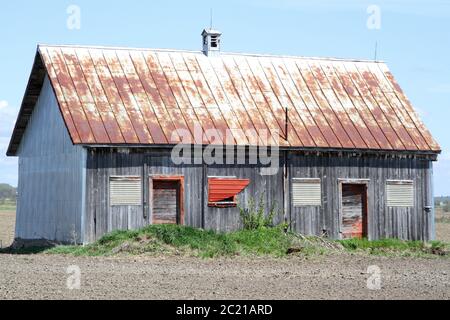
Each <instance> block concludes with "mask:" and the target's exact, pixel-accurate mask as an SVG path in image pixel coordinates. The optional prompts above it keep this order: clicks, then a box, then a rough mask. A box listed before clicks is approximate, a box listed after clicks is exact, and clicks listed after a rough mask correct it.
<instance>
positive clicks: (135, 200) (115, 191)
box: [109, 177, 142, 206]
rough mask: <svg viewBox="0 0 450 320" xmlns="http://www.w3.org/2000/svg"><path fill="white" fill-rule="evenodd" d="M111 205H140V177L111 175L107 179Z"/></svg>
mask: <svg viewBox="0 0 450 320" xmlns="http://www.w3.org/2000/svg"><path fill="white" fill-rule="evenodd" d="M109 199H110V204H111V206H140V205H141V204H142V182H141V178H140V177H111V178H110V181H109Z"/></svg>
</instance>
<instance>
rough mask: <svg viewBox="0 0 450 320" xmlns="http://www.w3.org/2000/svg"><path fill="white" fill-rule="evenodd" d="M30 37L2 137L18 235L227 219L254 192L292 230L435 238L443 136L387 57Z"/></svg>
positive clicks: (206, 36) (81, 238)
mask: <svg viewBox="0 0 450 320" xmlns="http://www.w3.org/2000/svg"><path fill="white" fill-rule="evenodd" d="M202 37H203V50H201V51H177V50H160V49H134V48H106V47H82V46H49V45H39V46H38V48H37V53H36V56H35V60H34V65H33V69H32V72H31V76H30V79H29V83H28V86H27V89H26V92H25V96H24V99H23V103H22V106H21V109H20V113H19V115H18V119H17V123H16V126H15V129H14V132H13V135H12V138H11V142H10V145H9V149H8V152H7V154H8V156H15V157H18V158H19V185H18V208H17V222H16V241H17V242H18V243H22V242H25V243H27V242H33V241H39V240H46V241H52V242H56V243H78V244H86V243H91V242H94V241H95V240H97V239H99V238H100V237H102V236H103V235H104V234H106V233H108V232H111V231H114V230H127V229H137V228H141V227H144V226H147V225H150V224H181V225H187V226H192V227H196V228H203V229H212V230H217V231H222V232H228V231H232V230H236V229H238V228H240V224H241V222H240V216H239V208H240V207H244V208H245V207H246V206H248V204H249V202H250V201H251V199H263V201H264V203H265V204H266V210H269V208H270V207H271V206H277V208H278V209H279V210H278V211H279V214H278V216H277V217H276V220H277V221H280V222H281V221H287V222H289V223H290V228H291V229H292V230H293V231H296V232H299V233H302V234H305V235H324V236H327V237H329V238H332V239H343V238H351V237H367V238H368V239H380V238H400V239H410V240H424V241H428V240H431V239H433V238H434V235H435V230H434V210H433V183H432V178H433V162H434V161H436V160H437V157H438V155H439V153H440V147H439V145H438V143H437V142H436V141H435V140H434V139H433V137H432V135H431V134H430V132H429V131H428V129H427V128H426V127H425V126H424V124H423V122H422V121H421V120H420V119H419V116H418V115H417V112H416V111H415V110H414V108H413V106H412V105H411V103H410V101H409V100H408V99H407V97H406V96H405V93H404V92H403V91H402V89H401V88H400V87H399V85H398V84H397V82H396V80H395V79H394V77H393V75H392V74H391V72H390V71H389V69H388V68H387V66H386V64H385V63H383V62H379V61H361V60H350V59H332V58H306V57H290V56H269V55H253V54H234V53H225V52H222V51H221V33H220V32H218V31H215V30H211V29H207V30H204V32H203V34H202Z"/></svg>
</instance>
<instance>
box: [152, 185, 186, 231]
mask: <svg viewBox="0 0 450 320" xmlns="http://www.w3.org/2000/svg"><path fill="white" fill-rule="evenodd" d="M152 198H153V199H152V200H153V203H152V207H153V212H152V213H153V216H152V221H153V224H178V223H180V219H179V217H180V201H179V199H180V184H179V182H178V181H164V180H154V181H153V197H152Z"/></svg>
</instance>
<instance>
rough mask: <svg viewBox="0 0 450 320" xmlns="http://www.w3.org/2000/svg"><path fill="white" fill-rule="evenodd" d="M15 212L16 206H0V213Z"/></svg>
mask: <svg viewBox="0 0 450 320" xmlns="http://www.w3.org/2000/svg"><path fill="white" fill-rule="evenodd" d="M2 211H3V212H15V211H16V205H15V204H13V203H11V204H8V203H6V204H0V212H2Z"/></svg>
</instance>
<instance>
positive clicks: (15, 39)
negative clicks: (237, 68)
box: [0, 0, 450, 195]
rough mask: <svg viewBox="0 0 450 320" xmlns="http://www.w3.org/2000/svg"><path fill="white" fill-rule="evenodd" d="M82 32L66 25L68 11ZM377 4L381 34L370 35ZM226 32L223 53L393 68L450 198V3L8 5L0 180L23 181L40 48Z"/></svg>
mask: <svg viewBox="0 0 450 320" xmlns="http://www.w3.org/2000/svg"><path fill="white" fill-rule="evenodd" d="M71 5H76V6H78V7H79V8H80V10H81V16H80V17H81V24H80V26H81V28H80V29H79V30H70V29H69V28H67V20H68V18H69V14H68V13H67V8H68V7H69V6H71ZM370 5H377V6H378V8H379V9H380V17H381V20H380V22H381V24H380V26H381V29H369V28H368V27H367V21H368V19H369V18H370V14H369V13H368V12H367V9H368V7H369V6H370ZM210 8H213V9H214V26H215V27H216V28H218V29H220V30H221V31H222V32H224V36H223V50H225V51H233V52H255V53H271V54H286V55H302V56H333V57H342V58H363V59H372V58H373V57H374V51H375V50H374V48H375V43H376V42H378V58H379V59H381V60H384V61H386V62H387V63H388V65H389V67H390V69H391V70H392V71H393V73H394V75H395V76H396V78H397V80H398V81H399V82H400V84H401V85H402V87H403V89H404V90H405V91H406V93H407V95H408V97H409V98H410V99H411V100H412V102H413V104H414V106H415V107H416V109H417V110H418V111H419V113H420V115H421V116H422V119H423V120H424V122H425V123H426V125H427V126H428V127H429V128H430V130H431V131H432V133H433V135H434V136H435V137H436V139H437V140H438V141H439V143H440V144H441V146H442V149H443V154H442V155H441V156H440V158H439V162H438V163H436V164H435V172H434V173H435V194H436V195H450V183H449V182H450V134H449V132H450V131H449V119H450V61H449V57H450V1H448V0H428V1H425V0H423V1H418V0H390V1H376V0H373V1H365V0H346V1H336V0H322V1H320V0H319V1H317V0H316V1H306V0H305V1H302V0H278V1H276V0H249V1H237V0H231V1H215V0H209V1H170V0H165V1H141V0H128V1H113V0H110V1H100V0H97V1H85V0H72V1H50V0H41V1H29V0H27V1H25V0H16V1H2V2H1V4H0V43H1V45H0V182H7V183H10V184H12V185H16V184H17V160H16V159H14V158H13V159H11V158H10V159H8V158H6V156H4V154H5V152H6V148H7V144H8V142H9V138H10V134H11V130H12V127H13V125H14V122H15V118H16V114H17V111H18V108H19V106H20V103H21V100H22V97H23V93H24V90H25V87H26V84H27V80H28V76H29V72H30V70H31V64H32V62H33V57H34V54H35V50H36V45H37V43H47V44H86V45H106V46H108V45H111V46H132V47H150V48H175V49H193V50H199V49H200V48H201V39H200V33H201V31H202V29H203V28H204V27H207V26H209V20H210Z"/></svg>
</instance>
